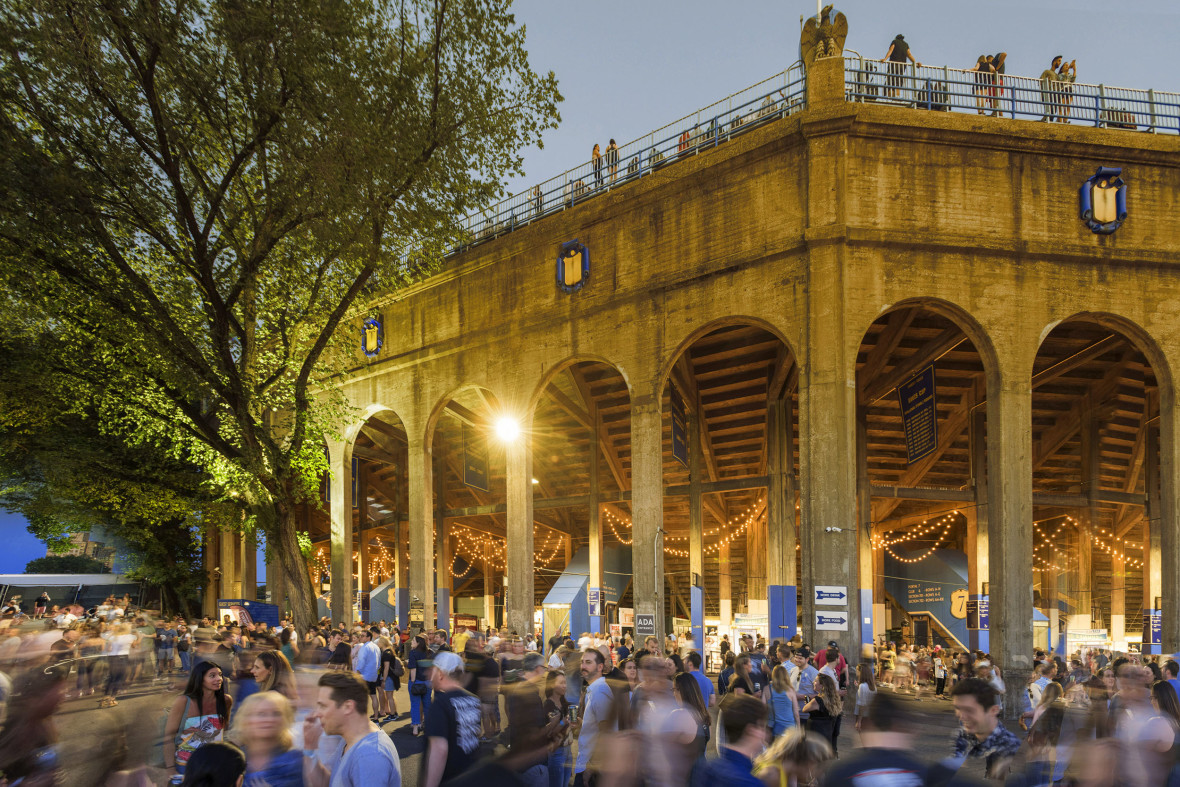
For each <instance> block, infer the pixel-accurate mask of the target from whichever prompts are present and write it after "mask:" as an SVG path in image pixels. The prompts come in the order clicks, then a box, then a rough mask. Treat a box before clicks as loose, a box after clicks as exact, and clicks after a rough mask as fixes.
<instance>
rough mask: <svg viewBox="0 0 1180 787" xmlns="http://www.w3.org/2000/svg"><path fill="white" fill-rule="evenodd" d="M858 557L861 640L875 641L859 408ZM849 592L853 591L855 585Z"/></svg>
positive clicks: (869, 503) (864, 437)
mask: <svg viewBox="0 0 1180 787" xmlns="http://www.w3.org/2000/svg"><path fill="white" fill-rule="evenodd" d="M856 557H857V576H858V577H859V579H860V581H859V582H858V583H857V585H858V592H859V593H860V620H859V630H860V643H861V645H871V644H872V643H873V628H874V626H873V568H874V566H873V563H874V561H873V493H872V486H871V485H870V482H869V436H868V417H867V412H866V409H865V408H864V407H857V408H856ZM848 592H850V593H851V592H853V590H852V588H849V589H848Z"/></svg>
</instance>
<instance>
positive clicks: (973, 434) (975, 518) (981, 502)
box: [966, 406, 991, 653]
mask: <svg viewBox="0 0 1180 787" xmlns="http://www.w3.org/2000/svg"><path fill="white" fill-rule="evenodd" d="M986 434H987V410H986V409H984V408H983V407H979V406H977V407H975V409H973V410H972V411H971V414H970V416H969V417H968V421H967V441H968V446H969V451H970V454H971V478H972V481H973V482H974V488H975V505H974V506H973V507H972V508H970V509H969V510H968V511H967V512H966V514H967V594H968V598H969V599H970V600H971V601H974V602H976V604H978V605H980V607H981V608H982V606H983V605H986V604H987V603H988V597H987V594H986V593H984V592H983V588H984V585H985V584H988V582H989V580H988V558H989V550H990V541H989V538H988V527H989V523H988V507H987V503H988V490H987V487H988V483H987V481H988V477H987V439H986ZM981 623H982V621H981ZM967 637H968V639H969V642H968V646H969V647H971V648H972V649H975V650H982V651H983V652H984V653H989V652H990V650H989V646H990V645H991V639H990V636H989V632H988V630H987V629H985V628H980V629H970V630H968V631H967Z"/></svg>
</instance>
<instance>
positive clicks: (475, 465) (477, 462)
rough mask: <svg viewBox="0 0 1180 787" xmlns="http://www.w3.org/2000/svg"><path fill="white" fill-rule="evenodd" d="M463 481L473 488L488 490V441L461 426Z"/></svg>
mask: <svg viewBox="0 0 1180 787" xmlns="http://www.w3.org/2000/svg"><path fill="white" fill-rule="evenodd" d="M463 483H464V484H466V485H467V486H469V487H472V488H473V489H479V490H481V491H483V492H486V491H488V441H487V440H486V439H485V438H484V437H483V436H482V435H473V434H471V433H470V430H469V429H468V427H467V426H464V427H463Z"/></svg>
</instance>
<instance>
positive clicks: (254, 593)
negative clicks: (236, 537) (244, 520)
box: [242, 531, 269, 601]
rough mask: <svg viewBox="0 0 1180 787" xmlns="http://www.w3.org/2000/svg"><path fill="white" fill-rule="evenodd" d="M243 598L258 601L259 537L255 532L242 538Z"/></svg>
mask: <svg viewBox="0 0 1180 787" xmlns="http://www.w3.org/2000/svg"><path fill="white" fill-rule="evenodd" d="M268 579H269V577H268ZM242 598H245V599H249V600H250V601H257V600H258V537H257V536H256V535H255V534H254V532H253V531H251V532H249V533H247V534H246V535H245V536H243V538H242Z"/></svg>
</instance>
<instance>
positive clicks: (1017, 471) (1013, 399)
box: [987, 363, 1033, 718]
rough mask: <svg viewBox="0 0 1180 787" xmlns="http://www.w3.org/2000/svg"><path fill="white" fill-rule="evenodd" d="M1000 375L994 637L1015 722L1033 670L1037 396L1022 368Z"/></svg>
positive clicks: (994, 463)
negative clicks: (1034, 404)
mask: <svg viewBox="0 0 1180 787" xmlns="http://www.w3.org/2000/svg"><path fill="white" fill-rule="evenodd" d="M1013 366H1014V367H1015V368H1018V369H1019V368H1021V364H1017V363H1013ZM997 377H998V380H997V382H996V383H995V384H989V386H988V399H987V467H988V471H989V472H988V476H989V482H988V511H989V514H990V516H989V520H990V527H989V532H988V550H989V553H988V574H989V577H990V579H989V582H988V584H989V589H990V593H991V598H990V612H991V622H992V623H995V625H994V626H992V627H991V630H990V632H989V634H990V639H991V643H990V644H991V653H992V654H993V655H994V656H995V657H996V660H997V662H998V663H999V666H1000V668H1001V670H1002V671H1003V674H1004V682H1005V684H1006V685H1007V687H1008V691H1007V696H1006V699H1005V703H1004V707H1005V712H1006V713H1007V714H1008V715H1009V717H1012V718H1014V717H1015V716H1016V715H1018V714H1019V713H1020V707H1021V700H1020V696H1021V693H1022V692H1023V691H1024V687H1025V684H1026V682H1027V680H1028V675H1029V672H1030V671H1031V669H1032V649H1033V645H1032V626H1030V625H1029V621H1031V620H1032V617H1033V606H1032V553H1033V539H1032V534H1033V529H1032V526H1031V522H1032V434H1031V430H1030V428H1029V424H1030V423H1031V422H1032V392H1031V379H1030V378H1029V376H1028V373H1027V371H1024V370H1023V369H1021V371H1019V372H1016V373H1013V374H1011V375H1003V374H1001V375H997Z"/></svg>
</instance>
